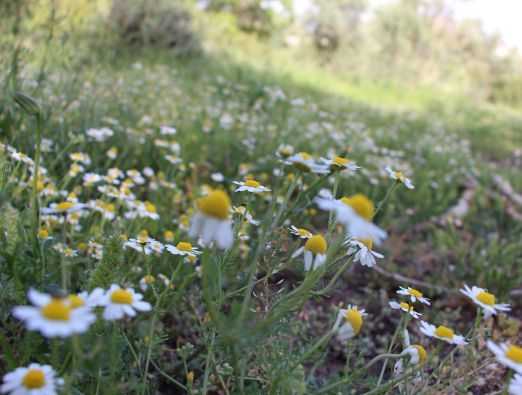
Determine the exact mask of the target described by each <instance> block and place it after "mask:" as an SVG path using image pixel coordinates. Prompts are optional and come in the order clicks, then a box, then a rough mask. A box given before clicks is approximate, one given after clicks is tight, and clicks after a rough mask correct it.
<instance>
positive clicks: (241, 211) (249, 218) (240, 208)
mask: <svg viewBox="0 0 522 395" xmlns="http://www.w3.org/2000/svg"><path fill="white" fill-rule="evenodd" d="M232 212H233V213H234V214H239V215H241V216H242V217H243V219H245V220H246V221H247V222H248V223H249V224H250V225H254V226H258V225H259V224H260V222H259V221H258V220H255V219H254V217H252V214H250V213H249V212H248V211H247V209H246V207H245V206H238V207H236V206H234V207H232Z"/></svg>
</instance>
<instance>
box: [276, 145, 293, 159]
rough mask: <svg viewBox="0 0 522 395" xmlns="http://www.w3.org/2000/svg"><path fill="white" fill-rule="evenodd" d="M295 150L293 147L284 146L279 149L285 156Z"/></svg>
mask: <svg viewBox="0 0 522 395" xmlns="http://www.w3.org/2000/svg"><path fill="white" fill-rule="evenodd" d="M293 152H294V150H293V149H292V148H291V147H282V148H281V149H279V154H280V155H281V156H283V157H289V156H290V155H292V153H293Z"/></svg>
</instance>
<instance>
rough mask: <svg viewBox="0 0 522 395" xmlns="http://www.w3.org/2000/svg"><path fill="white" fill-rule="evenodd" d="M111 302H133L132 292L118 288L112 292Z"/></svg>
mask: <svg viewBox="0 0 522 395" xmlns="http://www.w3.org/2000/svg"><path fill="white" fill-rule="evenodd" d="M111 302H112V303H116V304H131V303H132V294H131V293H130V292H129V291H127V290H125V289H121V288H120V289H117V290H115V291H113V292H112V294H111Z"/></svg>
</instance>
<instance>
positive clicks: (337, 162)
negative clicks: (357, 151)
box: [332, 156, 350, 167]
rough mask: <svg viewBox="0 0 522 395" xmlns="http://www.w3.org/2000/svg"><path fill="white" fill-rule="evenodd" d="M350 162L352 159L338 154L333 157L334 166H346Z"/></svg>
mask: <svg viewBox="0 0 522 395" xmlns="http://www.w3.org/2000/svg"><path fill="white" fill-rule="evenodd" d="M348 163H350V159H346V158H343V157H341V156H336V157H334V158H333V159H332V164H333V165H334V166H339V167H345V166H346V165H347V164H348Z"/></svg>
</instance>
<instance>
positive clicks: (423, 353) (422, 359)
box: [413, 344, 428, 363]
mask: <svg viewBox="0 0 522 395" xmlns="http://www.w3.org/2000/svg"><path fill="white" fill-rule="evenodd" d="M413 347H415V348H416V349H417V353H418V354H419V362H420V363H424V362H425V361H426V359H427V358H428V353H427V352H426V349H425V348H424V347H422V346H421V345H420V344H415V345H414V346H413Z"/></svg>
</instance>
